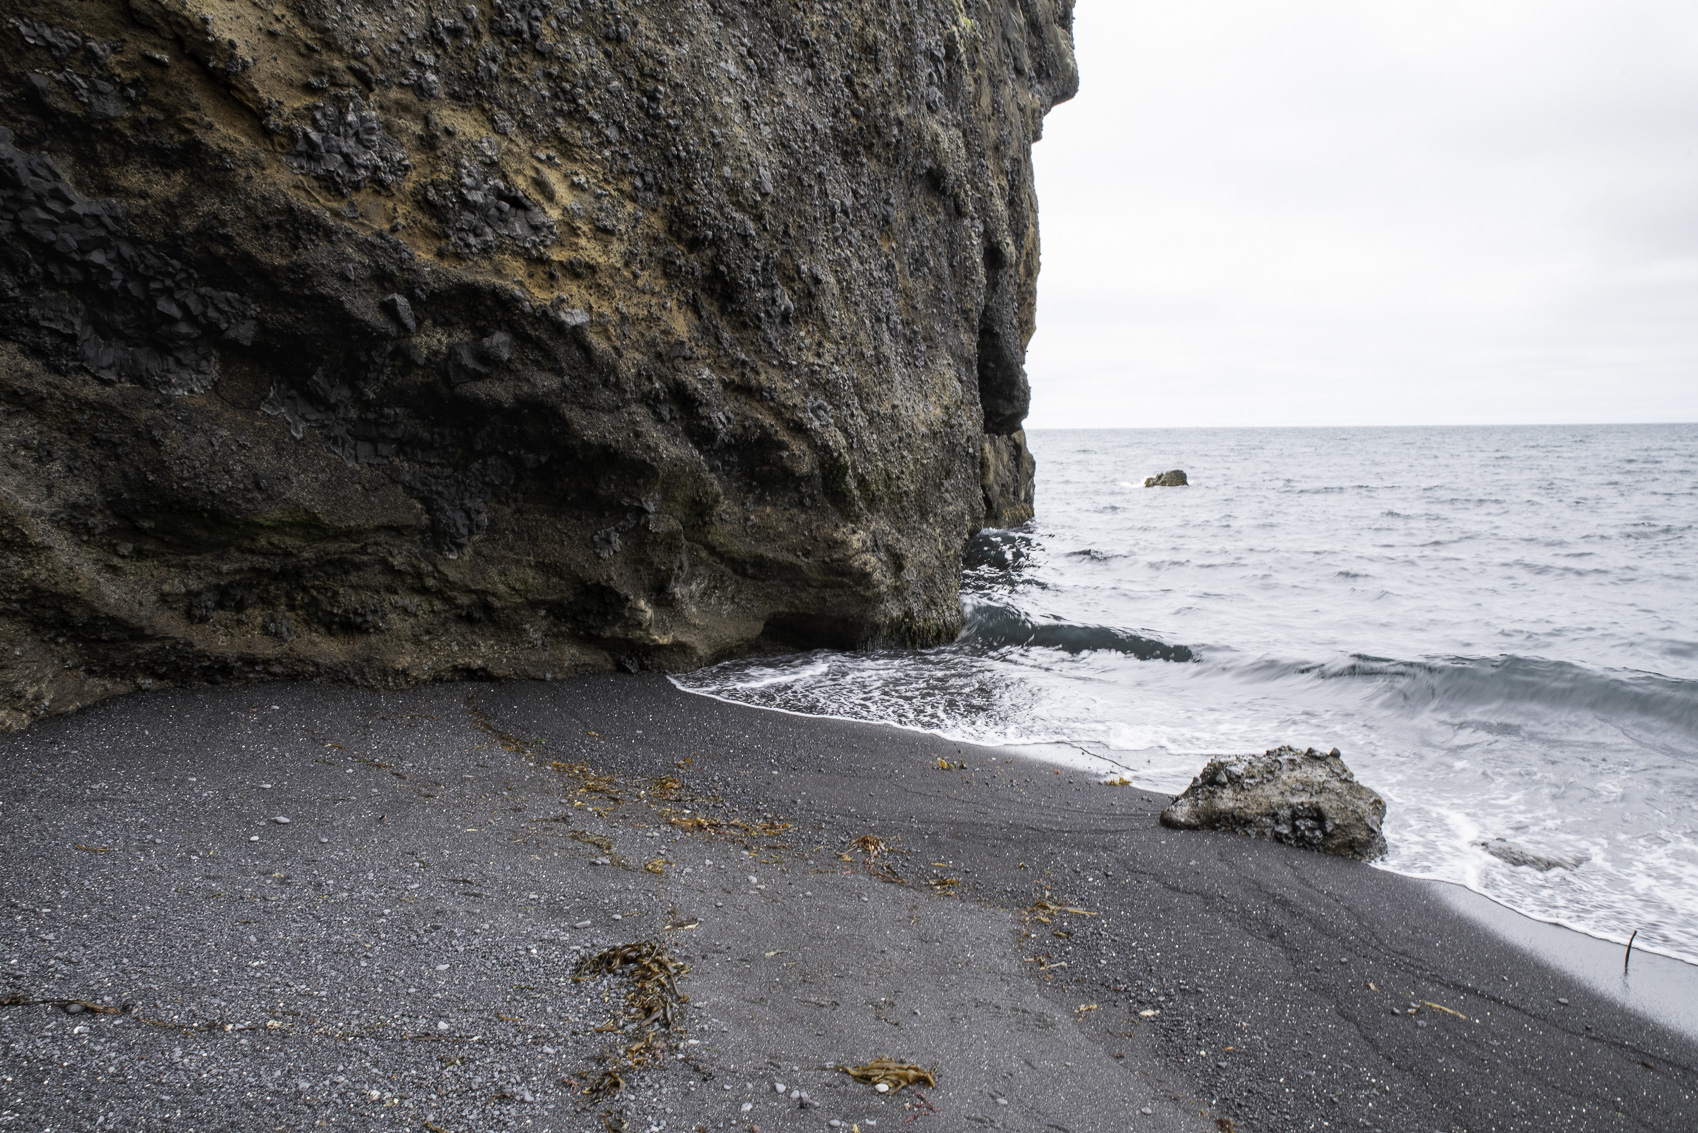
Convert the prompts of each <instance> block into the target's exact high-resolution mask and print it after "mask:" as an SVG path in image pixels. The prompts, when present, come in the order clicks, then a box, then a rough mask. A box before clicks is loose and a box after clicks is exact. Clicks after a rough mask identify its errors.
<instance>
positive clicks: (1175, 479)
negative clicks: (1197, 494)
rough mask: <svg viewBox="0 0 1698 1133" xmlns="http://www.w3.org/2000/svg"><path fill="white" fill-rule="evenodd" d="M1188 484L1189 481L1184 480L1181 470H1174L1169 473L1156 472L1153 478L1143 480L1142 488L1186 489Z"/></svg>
mask: <svg viewBox="0 0 1698 1133" xmlns="http://www.w3.org/2000/svg"><path fill="white" fill-rule="evenodd" d="M1190 483H1191V481H1189V480H1187V479H1186V478H1185V470H1184V469H1183V468H1175V469H1174V470H1173V471H1171V472H1158V473H1156V474H1155V475H1154V476H1147V477H1145V478H1144V487H1146V488H1184V487H1188V486H1189V485H1190Z"/></svg>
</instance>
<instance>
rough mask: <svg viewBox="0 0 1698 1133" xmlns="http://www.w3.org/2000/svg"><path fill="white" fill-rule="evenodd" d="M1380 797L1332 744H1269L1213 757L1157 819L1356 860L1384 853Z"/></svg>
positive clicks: (1383, 807)
mask: <svg viewBox="0 0 1698 1133" xmlns="http://www.w3.org/2000/svg"><path fill="white" fill-rule="evenodd" d="M1385 816H1386V804H1385V800H1384V799H1382V798H1380V796H1379V795H1377V794H1375V793H1374V792H1373V791H1370V790H1369V789H1368V788H1367V787H1364V786H1363V785H1362V784H1360V783H1358V782H1357V781H1356V776H1354V775H1352V774H1351V773H1350V769H1349V768H1348V767H1346V766H1345V765H1344V760H1343V759H1341V758H1340V757H1339V751H1338V749H1337V748H1333V749H1332V751H1330V752H1327V753H1326V754H1324V755H1323V754H1322V753H1320V752H1318V751H1316V750H1315V749H1314V748H1309V749H1307V750H1305V751H1298V750H1297V749H1296V748H1294V747H1277V748H1274V749H1273V750H1271V751H1269V752H1267V753H1266V754H1264V755H1242V756H1233V757H1229V758H1226V759H1214V760H1210V761H1209V765H1208V766H1207V767H1205V768H1203V772H1202V774H1200V775H1198V776H1197V777H1196V778H1195V779H1193V780H1191V785H1190V786H1189V787H1187V788H1185V792H1184V793H1183V794H1181V795H1180V796H1179V797H1178V798H1176V799H1174V800H1173V803H1172V804H1171V805H1170V806H1169V807H1168V808H1167V809H1166V810H1164V811H1162V812H1161V822H1162V825H1163V826H1171V827H1174V828H1175V829H1179V830H1227V831H1233V832H1236V833H1239V834H1249V835H1252V836H1254V837H1257V838H1268V839H1271V840H1273V841H1275V842H1284V843H1285V844H1286V845H1288V846H1298V847H1301V848H1303V849H1305V850H1319V851H1321V852H1322V853H1326V854H1337V855H1339V856H1340V857H1346V858H1360V859H1362V860H1364V861H1368V860H1372V859H1374V858H1377V857H1380V856H1382V855H1384V854H1385V852H1386V840H1385V836H1384V835H1383V834H1381V833H1380V824H1381V823H1382V822H1384V821H1385Z"/></svg>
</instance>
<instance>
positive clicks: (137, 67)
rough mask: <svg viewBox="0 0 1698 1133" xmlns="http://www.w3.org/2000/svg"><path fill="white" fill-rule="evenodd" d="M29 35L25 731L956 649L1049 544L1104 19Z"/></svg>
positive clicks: (743, 18) (0, 595) (23, 349)
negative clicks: (1054, 226) (969, 545)
mask: <svg viewBox="0 0 1698 1133" xmlns="http://www.w3.org/2000/svg"><path fill="white" fill-rule="evenodd" d="M13 11H14V13H15V15H14V16H13V18H12V19H10V20H9V21H8V22H7V23H5V24H3V25H0V43H3V44H4V47H5V51H4V53H3V54H0V120H3V121H4V122H5V123H6V129H7V132H6V133H5V134H4V135H3V136H0V486H3V488H4V491H3V492H0V644H3V645H4V646H5V648H4V649H3V650H0V725H3V726H6V727H16V726H20V725H22V724H24V723H26V722H27V721H29V720H30V719H34V718H36V717H38V716H40V715H43V714H46V713H51V712H57V711H65V710H69V709H72V708H75V707H77V706H78V705H80V704H84V703H87V702H89V701H90V700H92V699H95V698H98V697H101V696H105V695H109V694H111V693H113V692H118V691H123V690H125V689H132V688H138V687H149V686H151V685H155V684H159V683H161V682H163V683H183V682H190V683H192V682H201V681H222V680H255V679H267V678H272V677H282V676H290V677H310V676H324V677H331V678H335V679H340V680H354V681H360V682H365V683H373V684H384V685H390V684H395V685H399V684H407V683H412V682H416V681H420V680H430V679H437V678H443V677H455V676H468V675H481V676H536V677H541V676H547V675H550V674H563V673H568V672H575V671H580V670H589V669H604V668H610V667H615V666H622V667H626V668H662V669H675V668H682V667H689V666H694V665H700V664H703V663H706V662H711V661H714V660H717V659H719V658H723V657H728V656H732V655H735V654H738V653H743V652H748V651H750V650H764V649H776V648H791V647H795V646H797V645H803V646H812V645H820V644H829V645H834V646H866V645H873V644H891V645H895V644H927V643H933V642H939V641H946V640H949V639H951V638H952V637H953V636H954V635H955V633H956V632H957V631H958V629H959V628H960V624H961V614H960V607H959V602H958V597H957V572H958V566H959V561H960V554H961V549H962V546H963V544H964V543H965V541H966V540H967V538H968V537H969V536H970V535H971V533H972V532H974V531H975V530H977V529H978V528H980V527H981V526H984V525H986V524H997V525H1007V524H1010V523H1016V522H1020V521H1022V519H1023V518H1025V517H1028V516H1029V515H1030V507H1031V495H1032V493H1031V479H1032V463H1031V459H1030V455H1029V454H1027V453H1026V451H1025V448H1024V443H1023V438H1022V436H1021V434H1020V433H1019V431H1018V430H1019V425H1020V419H1021V417H1022V416H1023V415H1024V412H1025V404H1026V399H1027V393H1026V384H1025V376H1024V372H1023V369H1022V363H1023V357H1024V350H1025V343H1026V342H1027V340H1028V339H1029V338H1030V337H1031V333H1032V328H1033V326H1034V295H1035V279H1036V273H1037V265H1038V245H1037V224H1036V199H1035V196H1034V194H1033V189H1032V176H1031V163H1030V147H1031V145H1032V143H1033V142H1034V141H1035V140H1036V139H1037V138H1038V136H1039V132H1040V129H1041V124H1042V119H1043V116H1044V114H1046V113H1047V112H1048V111H1049V109H1050V108H1051V106H1052V105H1053V104H1054V103H1055V102H1057V101H1059V100H1062V99H1065V98H1068V97H1070V96H1071V95H1072V93H1073V91H1074V89H1075V87H1076V84H1077V78H1076V75H1075V73H1074V69H1073V60H1072V53H1071V39H1070V27H1071V7H1070V5H1067V4H1060V5H1057V4H1054V3H1052V2H1050V0H1038V2H1031V0H976V2H970V3H966V4H960V3H957V2H956V0H921V2H920V3H916V4H913V5H909V6H907V7H905V8H903V9H902V10H901V11H899V12H892V11H887V10H884V9H880V10H878V11H876V12H875V11H872V10H870V9H869V10H867V11H865V12H862V11H859V10H852V11H848V12H845V11H844V10H843V9H841V8H840V7H839V6H836V5H832V4H828V3H824V2H823V0H822V2H818V3H801V4H793V5H782V6H750V5H745V4H741V3H730V2H728V0H727V2H721V0H702V2H701V3H692V4H684V5H648V6H642V7H638V6H628V5H615V4H611V3H600V4H597V3H588V2H584V0H570V2H563V3H547V4H545V3H538V4H529V5H520V4H514V3H505V2H495V3H487V4H479V5H448V4H444V3H435V2H429V3H421V4H415V5H412V6H410V7H405V8H401V9H396V8H393V7H391V6H389V5H385V4H376V3H372V2H368V0H303V2H301V3H296V4H291V5H288V6H282V7H262V6H254V5H231V4H215V3H211V2H210V0H90V2H89V3H85V4H81V5H78V6H76V7H75V8H74V9H67V8H65V7H64V6H63V5H57V4H50V3H46V2H33V3H32V2H21V3H19V4H15V5H13ZM987 454H988V455H987Z"/></svg>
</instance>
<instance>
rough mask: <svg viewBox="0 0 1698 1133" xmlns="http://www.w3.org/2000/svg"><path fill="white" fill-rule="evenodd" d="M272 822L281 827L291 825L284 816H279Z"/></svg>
mask: <svg viewBox="0 0 1698 1133" xmlns="http://www.w3.org/2000/svg"><path fill="white" fill-rule="evenodd" d="M271 821H273V822H275V823H276V824H277V825H279V826H287V825H289V820H288V819H287V818H284V817H283V816H282V815H278V816H277V817H276V818H274V819H272V820H271Z"/></svg>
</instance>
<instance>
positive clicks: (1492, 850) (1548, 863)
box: [1480, 838, 1592, 873]
mask: <svg viewBox="0 0 1698 1133" xmlns="http://www.w3.org/2000/svg"><path fill="white" fill-rule="evenodd" d="M1480 848H1481V849H1482V850H1484V851H1486V853H1488V854H1490V855H1492V857H1494V858H1497V859H1498V860H1499V861H1502V862H1508V863H1509V864H1510V865H1514V866H1525V867H1526V868H1528V869H1536V870H1538V871H1539V872H1540V873H1549V872H1550V871H1551V870H1553V869H1579V868H1580V867H1581V866H1583V865H1585V864H1586V863H1587V862H1589V861H1591V860H1592V855H1590V854H1586V853H1579V854H1536V853H1534V852H1533V851H1532V850H1529V849H1527V848H1526V847H1524V846H1517V845H1516V844H1515V843H1514V842H1506V841H1504V840H1503V839H1502V838H1493V839H1491V840H1490V841H1489V842H1481V843H1480Z"/></svg>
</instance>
